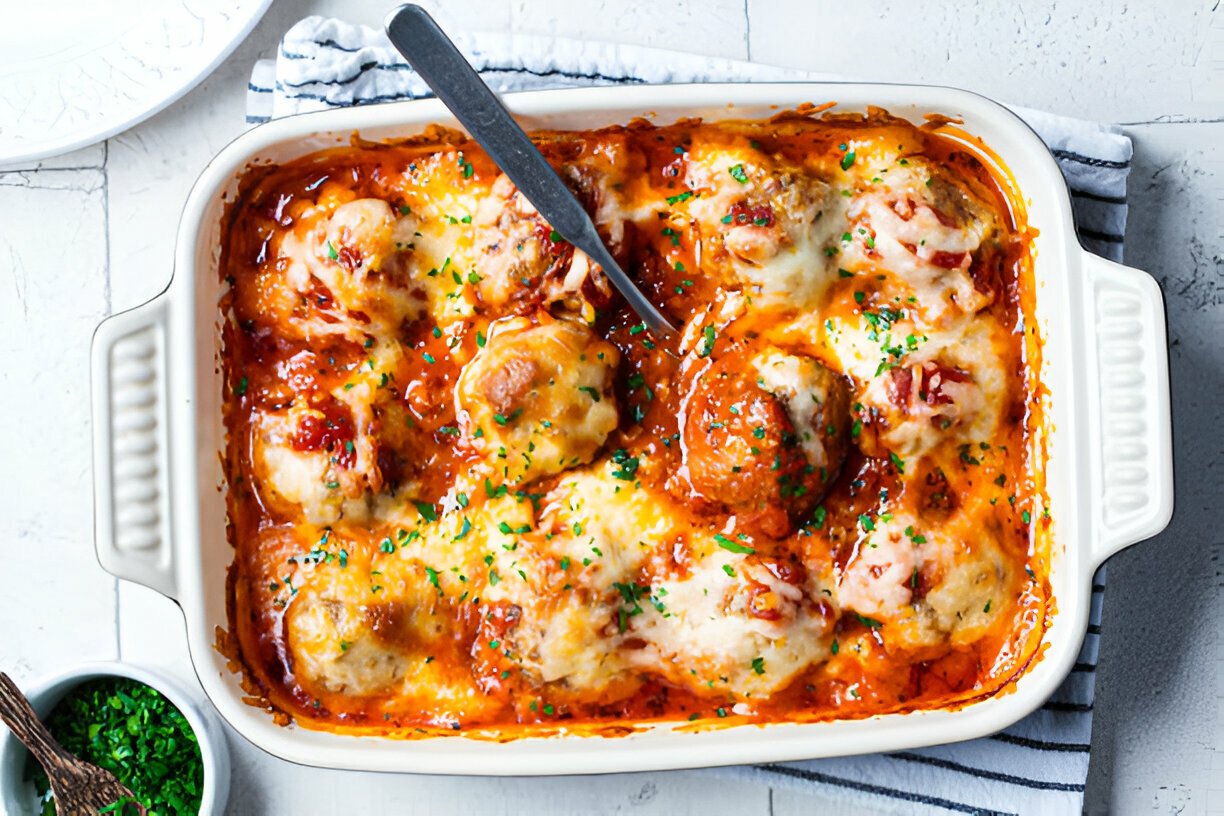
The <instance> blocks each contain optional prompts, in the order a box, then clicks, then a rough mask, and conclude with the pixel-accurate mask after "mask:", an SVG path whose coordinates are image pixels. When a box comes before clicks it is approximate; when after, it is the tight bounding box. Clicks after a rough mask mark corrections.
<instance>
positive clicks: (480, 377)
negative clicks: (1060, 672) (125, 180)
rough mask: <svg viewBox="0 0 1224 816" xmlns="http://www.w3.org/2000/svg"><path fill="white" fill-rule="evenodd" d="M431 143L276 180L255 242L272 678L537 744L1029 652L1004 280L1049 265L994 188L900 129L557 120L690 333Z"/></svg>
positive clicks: (243, 635)
mask: <svg viewBox="0 0 1224 816" xmlns="http://www.w3.org/2000/svg"><path fill="white" fill-rule="evenodd" d="M429 138H432V139H434V140H435V141H434V142H429V141H428V140H425V141H419V142H414V143H407V144H401V145H387V146H362V147H353V148H339V149H337V150H335V151H332V152H329V153H326V154H324V155H322V156H318V157H307V158H306V159H303V160H302V161H301V162H295V163H290V164H288V165H286V166H284V167H282V168H274V169H271V170H268V171H266V172H263V173H262V174H261V176H260V178H259V179H258V180H257V181H256V182H255V186H254V187H253V188H251V189H247V190H244V192H243V195H241V196H240V197H239V199H238V202H239V203H238V204H236V205H235V206H236V207H237V208H238V209H237V211H236V212H235V213H234V214H233V216H232V217H231V218H229V219H228V220H227V224H229V226H228V230H229V232H228V233H227V245H226V248H225V251H224V253H223V264H224V267H225V269H224V274H226V275H228V276H230V277H231V278H232V280H233V288H232V291H231V294H230V295H229V296H228V297H227V299H226V301H225V304H224V305H225V308H226V309H228V310H229V313H228V314H227V315H226V320H225V321H224V325H225V332H226V336H225V341H226V358H225V366H226V370H225V376H226V378H227V382H228V383H229V386H230V390H229V392H228V394H227V396H226V401H227V405H226V422H227V427H228V429H229V431H230V437H229V442H228V449H227V458H226V465H227V474H228V476H229V483H230V492H229V497H228V501H229V507H230V518H231V522H232V530H233V533H232V535H233V542H234V544H235V548H236V551H237V556H236V560H235V571H234V575H235V578H234V594H233V597H232V601H233V613H234V619H233V620H232V621H231V625H232V626H233V628H234V630H235V631H236V634H237V637H238V641H239V643H240V645H241V649H240V651H241V654H240V655H239V657H241V659H242V662H243V663H244V665H245V666H246V669H247V671H248V672H249V677H250V679H252V681H253V682H254V683H255V685H256V687H257V690H258V692H259V693H261V694H263V695H265V696H266V697H267V698H268V700H269V701H270V702H271V703H272V704H273V705H274V706H275V707H277V708H279V709H282V710H285V711H288V712H290V713H292V714H293V715H294V716H295V717H296V718H297V719H298V721H299V722H301V723H302V724H303V725H306V726H308V727H319V728H337V729H353V730H356V731H358V732H359V733H365V732H367V731H371V732H375V731H376V732H380V733H381V732H386V731H389V732H392V733H395V734H402V735H405V736H413V735H415V734H417V733H418V731H417V729H424V730H425V731H427V732H429V733H445V734H449V733H455V732H457V731H458V732H463V733H486V734H498V735H502V736H514V735H517V734H521V733H536V732H535V731H533V730H532V729H540V730H543V731H546V730H547V729H550V728H554V727H565V728H574V729H579V730H581V729H582V728H591V727H595V726H599V725H602V724H614V725H617V724H619V725H623V724H625V723H627V722H633V723H637V722H643V721H649V720H688V719H689V718H691V717H694V716H695V717H697V718H698V719H701V718H704V717H710V718H714V717H715V716H717V717H718V718H719V719H720V720H721V717H722V716H723V715H728V716H732V717H740V718H744V720H745V721H757V722H765V721H771V720H787V719H796V718H797V719H807V718H816V719H830V718H837V717H841V716H850V717H863V716H868V715H871V714H878V713H886V712H889V711H898V710H911V709H915V708H931V707H938V706H942V705H946V704H955V703H957V702H958V701H962V700H964V699H968V698H969V697H971V696H973V697H976V696H981V695H982V694H984V693H987V692H989V691H990V690H993V689H997V688H999V687H1001V685H1002V684H1003V683H1005V682H1007V681H1008V680H1009V679H1010V678H1011V677H1013V676H1014V675H1015V672H1016V671H1019V670H1020V668H1021V667H1022V666H1023V665H1025V664H1026V663H1027V661H1028V659H1029V657H1030V656H1031V655H1032V653H1033V649H1035V648H1036V645H1037V641H1038V640H1039V637H1040V635H1039V624H1040V622H1041V620H1042V619H1043V618H1042V615H1043V614H1044V609H1045V607H1044V604H1045V601H1046V595H1045V594H1043V593H1044V592H1045V591H1046V587H1045V586H1044V585H1042V584H1040V583H1039V581H1038V579H1037V578H1036V577H1035V578H1034V579H1032V583H1031V586H1030V585H1029V584H1025V583H1024V582H1025V580H1026V576H1027V575H1028V574H1029V573H1027V572H1026V570H1025V567H1027V566H1029V564H1028V563H1027V562H1026V560H1025V557H1024V556H1023V555H1022V553H1023V552H1024V551H1025V547H1026V539H1025V538H1024V535H1023V533H1024V532H1025V528H1024V526H1023V525H1024V524H1027V523H1028V522H1027V521H1025V522H1023V524H1022V522H1021V518H1022V516H1021V515H1020V514H1021V513H1023V512H1029V511H1032V512H1033V513H1034V514H1036V511H1037V509H1038V508H1037V505H1036V503H1035V502H1036V501H1037V498H1038V493H1037V490H1036V487H1035V486H1034V484H1033V483H1031V482H1029V481H1024V480H1022V479H1021V478H1020V477H1018V476H1017V474H1021V473H1023V472H1024V467H1025V466H1026V463H1027V462H1028V459H1026V457H1027V456H1028V455H1029V453H1030V451H1029V450H1028V440H1029V436H1028V434H1029V433H1030V428H1029V427H1028V426H1027V425H1024V424H1020V423H1018V422H1017V421H1016V419H1015V418H1014V417H1012V416H1010V414H1012V413H1014V411H1010V410H1009V408H1010V407H1012V406H1014V405H1015V404H1016V401H1017V400H1023V399H1027V398H1028V396H1029V395H1028V394H1027V391H1026V390H1025V389H1026V388H1027V387H1028V385H1027V380H1025V379H1024V377H1023V376H1022V373H1023V372H1022V369H1023V361H1024V360H1030V361H1031V360H1032V359H1034V358H1032V357H1022V356H1021V349H1020V345H1019V343H1020V341H1019V335H1018V333H1017V332H1016V331H1015V327H1016V326H1017V325H1019V324H1020V322H1021V320H1022V317H1023V315H1022V314H1021V313H1020V312H1019V311H1017V306H1016V301H1015V300H1014V299H1011V300H1005V299H1002V298H999V297H997V296H996V295H997V292H996V291H995V289H993V288H992V286H993V285H994V284H992V283H991V282H990V281H985V280H981V279H979V278H980V277H981V275H980V270H981V269H983V268H987V267H989V268H990V269H992V270H998V269H1003V270H1004V272H1003V273H1002V274H1003V275H1004V276H1005V277H1004V280H1003V281H1002V282H1003V283H1004V284H1006V285H1009V286H1012V287H1013V288H1014V291H1016V292H1020V293H1022V294H1023V293H1024V292H1025V291H1027V290H1026V287H1027V286H1029V283H1030V281H1029V278H1028V270H1027V267H1026V266H1024V264H1025V263H1026V262H1027V259H1028V257H1029V256H1028V255H1027V254H1026V253H1024V252H1020V251H1016V247H1018V246H1020V247H1022V243H1021V241H1022V239H1021V238H1020V237H1018V236H1019V235H1021V234H1022V231H1021V230H1020V229H1019V228H1018V227H1017V228H1013V227H1012V226H1010V222H1009V220H1008V215H1007V213H1006V212H1004V211H1003V210H1002V209H1001V208H999V207H998V206H997V205H996V204H995V203H993V199H990V196H989V195H985V194H983V193H982V191H983V190H984V189H987V188H988V187H989V182H988V180H986V177H985V171H984V170H981V169H980V168H979V170H980V172H979V170H974V169H972V166H971V165H966V164H964V163H963V162H962V161H961V160H960V159H955V160H954V159H953V158H952V157H951V155H950V153H949V151H948V146H947V145H944V144H943V143H942V142H941V141H940V140H939V137H937V136H934V135H932V134H930V133H927V132H925V131H922V130H919V129H918V128H914V127H912V126H910V125H909V124H907V123H903V122H899V121H897V120H892V119H889V118H887V117H886V116H885V115H883V114H879V113H878V112H875V113H873V114H872V116H871V118H869V119H867V120H858V119H845V120H839V119H831V120H829V121H827V122H819V121H812V120H810V119H801V118H793V119H792V118H788V117H786V116H782V117H779V118H777V119H775V120H773V121H770V122H766V123H748V124H744V123H740V124H724V125H709V124H705V125H703V124H697V123H694V122H683V123H678V124H676V125H674V126H670V127H666V128H651V127H650V126H647V125H645V124H643V123H634V124H632V125H630V126H628V127H625V128H615V129H611V130H607V131H601V132H590V133H583V134H572V133H552V134H543V135H542V136H541V144H542V146H543V149H544V151H545V153H546V154H547V155H548V156H549V158H550V160H552V161H553V163H554V166H555V167H557V169H558V173H559V174H560V176H561V177H562V178H563V179H564V180H565V181H566V183H567V184H569V185H570V186H571V188H572V189H573V190H574V191H575V194H576V195H577V196H578V198H579V199H580V200H581V201H582V202H583V203H584V205H585V206H586V207H587V209H588V211H589V212H590V213H591V214H592V217H593V219H594V221H595V223H596V225H597V227H598V229H599V231H600V233H601V235H602V236H603V237H604V238H605V239H606V240H607V243H608V244H609V247H610V249H611V250H612V251H613V253H614V254H615V256H616V257H617V259H618V261H619V262H621V265H622V266H623V267H624V268H625V270H626V271H627V272H628V273H629V274H630V275H631V276H634V277H636V279H637V280H638V281H639V283H640V284H641V285H642V287H643V289H644V290H645V291H646V292H647V294H648V296H649V297H651V299H652V300H653V301H654V302H655V303H657V304H658V305H659V306H660V308H661V309H663V311H664V312H665V313H667V314H668V315H669V316H670V317H672V318H673V319H674V320H675V321H676V323H677V325H681V326H683V329H682V333H681V336H680V337H678V338H675V339H674V340H673V339H665V338H660V337H656V336H654V335H652V334H651V333H650V332H648V331H645V329H644V326H643V325H642V324H641V323H640V320H639V319H638V318H637V317H636V316H633V315H632V314H630V313H629V312H628V311H627V309H626V307H625V305H624V303H623V301H621V300H620V299H619V298H618V296H616V295H615V294H614V293H613V292H612V291H611V289H610V287H609V286H608V282H607V280H606V278H605V276H604V273H603V270H602V269H600V268H599V267H598V266H597V265H595V264H594V263H592V261H591V259H590V258H588V257H587V256H586V255H584V254H582V253H581V252H579V251H577V250H575V249H574V248H573V247H571V246H569V245H568V244H567V243H565V242H564V241H563V240H561V239H560V237H559V236H558V235H556V234H555V233H554V232H553V231H552V229H551V227H550V226H549V225H548V224H547V223H546V222H545V221H544V220H543V218H542V217H541V216H540V214H539V213H538V212H537V211H536V210H535V208H534V207H533V206H532V205H531V204H530V203H529V202H528V201H526V199H525V198H523V196H522V195H521V194H519V192H518V191H517V190H516V189H515V188H514V185H513V184H511V183H510V182H509V181H508V180H507V179H506V178H505V177H504V176H503V175H502V174H501V172H500V170H498V169H497V168H496V166H495V165H494V164H493V163H492V162H491V161H490V160H489V159H488V158H487V157H486V156H484V154H483V153H482V152H481V151H479V150H478V149H476V148H475V147H474V145H472V144H470V143H468V142H466V141H464V140H463V139H462V138H461V137H460V136H458V135H456V134H449V133H446V132H442V131H438V132H436V133H433V134H432V135H431V136H430V137H429ZM957 150H958V151H959V150H961V148H959V147H958V148H957ZM966 168H969V169H966ZM321 175H322V176H324V177H325V178H326V181H324V182H322V183H320V182H319V181H318V179H319V178H320V176H321ZM969 176H972V178H969ZM928 181H929V182H930V184H929V185H928V184H927V182H928ZM1008 253H1011V254H1008ZM1017 259H1018V260H1017ZM1008 263H1011V264H1012V266H1007V264H1008ZM992 274H993V273H992ZM1008 276H1010V277H1008ZM1020 302H1021V304H1022V305H1023V303H1024V302H1025V301H1024V300H1023V298H1021V300H1020ZM1029 353H1031V352H1029ZM851 405H853V408H851ZM852 423H853V428H854V430H851V427H852ZM854 444H857V445H858V447H859V448H860V451H859V452H853V451H851V452H850V453H847V452H848V451H850V449H851V448H852V446H853V445H854ZM800 452H801V454H802V455H800ZM860 453H861V455H860ZM843 463H844V464H843ZM698 485H702V486H701V487H698ZM1000 499H1002V501H1000ZM1034 564H1035V566H1036V567H1037V569H1038V573H1036V575H1040V569H1041V565H1040V563H1037V562H1034ZM1034 627H1038V628H1034ZM1034 631H1036V632H1038V634H1037V635H1033V634H1031V632H1034ZM1013 643H1016V644H1018V645H1016V646H1015V647H1014V648H1012V646H1011V645H1010V644H1013ZM1004 644H1007V648H1003V645H1004ZM966 655H969V656H972V657H973V660H967V661H966V662H964V665H965V666H970V667H971V668H968V669H965V670H964V671H962V672H961V674H960V675H957V676H953V675H954V673H953V672H952V671H951V670H950V669H949V668H948V667H947V665H943V664H941V661H943V660H944V659H945V658H946V659H948V660H949V661H952V662H953V663H954V662H955V660H958V659H960V658H961V657H963V656H966ZM983 655H1004V656H1003V657H1000V658H999V659H998V660H994V661H993V662H990V663H989V665H987V664H986V663H978V662H974V661H976V660H977V659H978V658H980V657H981V656H983ZM957 665H960V664H957ZM904 678H911V679H912V680H913V682H911V680H909V679H904ZM927 679H932V680H933V682H929V683H928V682H926V681H927ZM934 681H937V682H934ZM915 685H916V686H917V687H918V688H919V693H917V694H916V695H915V693H914V690H913V686H915ZM431 729H433V730H431ZM516 729H517V730H516Z"/></svg>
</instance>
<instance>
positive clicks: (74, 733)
mask: <svg viewBox="0 0 1224 816" xmlns="http://www.w3.org/2000/svg"><path fill="white" fill-rule="evenodd" d="M18 685H19V686H20V687H21V688H22V691H23V692H24V693H25V695H26V697H27V698H28V699H29V701H30V705H31V706H33V708H34V711H35V713H37V714H38V716H39V717H40V718H42V721H43V722H44V723H46V725H47V727H48V729H49V730H50V731H51V733H52V734H53V735H54V736H55V738H56V739H57V740H59V741H60V742H61V743H62V744H63V745H64V747H65V748H66V749H67V750H69V751H71V752H72V753H74V754H75V755H77V756H79V757H81V758H82V759H84V760H85V761H87V762H92V763H94V764H96V765H98V766H100V767H103V768H105V769H107V770H108V771H110V772H111V773H113V774H114V775H115V776H116V777H117V778H118V779H119V781H120V782H122V783H123V784H124V785H126V786H127V787H128V788H129V789H131V790H132V792H133V793H135V794H136V797H137V799H138V800H139V801H140V803H141V804H142V805H144V806H146V807H147V808H148V812H149V813H150V814H157V816H176V814H179V815H183V814H189V815H190V816H195V814H200V816H222V814H223V813H224V812H225V803H226V799H227V797H228V794H229V782H230V762H229V748H228V746H227V744H226V741H225V733H224V732H223V731H222V728H221V722H220V719H219V718H218V717H217V715H216V713H215V712H214V711H213V709H212V707H211V706H210V705H209V704H208V703H207V702H205V697H204V695H203V693H202V692H201V690H200V689H199V687H197V686H195V684H194V682H192V683H191V684H190V685H187V684H186V683H185V682H184V681H181V680H178V679H176V678H175V677H173V676H169V675H167V674H166V673H165V672H164V671H163V670H155V669H152V668H144V667H142V666H135V665H131V664H126V663H116V662H107V663H90V664H84V665H80V666H76V667H74V668H72V669H69V670H68V671H65V672H62V673H60V674H57V675H55V676H52V677H48V678H45V679H43V680H42V681H41V682H39V681H35V682H32V683H31V682H28V681H18ZM47 787H48V785H47V779H46V776H45V775H44V774H43V773H42V769H41V768H39V766H38V765H37V763H36V762H34V760H33V759H32V757H31V756H30V754H29V752H28V751H27V750H26V748H25V746H24V745H22V744H21V743H20V742H19V741H18V740H17V738H16V737H14V736H13V735H12V734H9V733H7V732H0V813H4V814H8V816H44V815H45V814H51V813H55V810H54V801H53V800H51V799H50V794H49V793H48V792H47ZM131 810H132V809H131V808H125V807H119V808H115V809H114V810H113V811H112V812H111V813H112V816H113V814H119V813H125V812H130V811H131Z"/></svg>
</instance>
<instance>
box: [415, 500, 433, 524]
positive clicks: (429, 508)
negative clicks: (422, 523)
mask: <svg viewBox="0 0 1224 816" xmlns="http://www.w3.org/2000/svg"><path fill="white" fill-rule="evenodd" d="M415 504H416V509H417V512H418V513H420V514H421V518H423V519H425V520H426V521H437V520H438V511H437V509H436V508H435V507H434V506H433V504H432V503H431V502H415Z"/></svg>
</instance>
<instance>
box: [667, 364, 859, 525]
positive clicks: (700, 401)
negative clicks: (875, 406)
mask: <svg viewBox="0 0 1224 816" xmlns="http://www.w3.org/2000/svg"><path fill="white" fill-rule="evenodd" d="M764 359H765V371H768V372H769V373H770V377H771V379H766V378H765V377H764V376H762V375H760V374H758V373H757V371H756V370H754V368H753V367H745V366H743V364H742V362H739V361H737V360H736V359H734V358H730V359H726V358H725V359H723V360H720V361H718V362H716V363H714V364H713V365H712V366H711V367H710V368H709V369H708V370H707V371H706V372H705V373H703V374H702V375H700V376H699V377H698V378H697V379H696V381H695V383H694V385H693V389H692V391H691V393H690V395H689V399H688V401H687V409H686V412H685V415H684V425H683V431H682V434H681V450H682V454H683V458H684V466H685V470H686V471H687V475H688V480H689V483H690V484H691V486H692V488H693V490H694V491H695V492H696V493H697V495H698V496H699V497H700V498H702V499H705V500H707V501H711V502H715V503H719V504H722V505H725V506H727V507H729V508H731V509H732V510H734V511H735V512H738V513H742V514H745V515H746V516H749V517H756V518H758V519H759V521H760V526H761V528H762V530H763V531H764V532H766V533H769V534H771V535H775V536H782V535H785V534H787V533H788V532H790V530H791V527H792V523H793V522H794V521H796V520H797V519H799V518H800V517H802V516H803V515H805V514H806V513H807V512H809V511H810V510H811V509H812V508H813V507H814V506H815V505H816V504H817V503H818V502H819V501H820V499H821V498H822V497H823V496H824V494H825V492H826V491H827V489H828V487H829V485H830V484H831V483H832V481H833V478H834V477H835V475H836V472H837V470H838V468H840V467H841V463H842V460H843V459H844V458H845V454H846V449H847V443H846V437H847V431H846V426H847V423H848V421H849V415H848V412H847V405H848V402H849V397H848V395H847V392H846V387H845V385H844V384H843V383H842V381H841V378H839V377H837V376H836V375H835V374H833V373H832V372H830V371H828V370H827V369H825V368H824V367H823V366H821V365H820V364H819V363H817V362H815V361H814V360H810V359H800V358H794V357H785V356H782V355H778V360H776V361H775V360H774V359H773V358H772V357H766V358H764ZM775 363H776V365H775ZM782 365H786V366H787V367H789V368H793V369H795V371H796V372H799V371H802V372H803V373H804V377H803V378H795V379H793V381H791V382H784V381H783V380H782V379H780V378H778V377H775V376H774V375H775V368H777V367H778V366H782ZM771 385H772V386H773V388H775V389H777V390H776V391H775V390H771V389H770V386H771Z"/></svg>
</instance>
